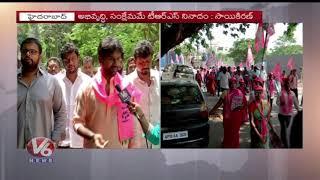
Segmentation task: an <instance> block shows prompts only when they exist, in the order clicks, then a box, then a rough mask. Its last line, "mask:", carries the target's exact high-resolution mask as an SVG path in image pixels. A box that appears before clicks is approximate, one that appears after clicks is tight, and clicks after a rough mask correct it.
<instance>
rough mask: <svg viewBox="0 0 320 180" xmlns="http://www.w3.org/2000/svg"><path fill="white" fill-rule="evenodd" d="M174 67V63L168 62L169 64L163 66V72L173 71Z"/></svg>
mask: <svg viewBox="0 0 320 180" xmlns="http://www.w3.org/2000/svg"><path fill="white" fill-rule="evenodd" d="M174 68H175V65H174V64H169V65H167V66H166V67H165V68H164V70H163V72H171V71H174Z"/></svg>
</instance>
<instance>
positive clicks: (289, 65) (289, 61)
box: [287, 57, 295, 70]
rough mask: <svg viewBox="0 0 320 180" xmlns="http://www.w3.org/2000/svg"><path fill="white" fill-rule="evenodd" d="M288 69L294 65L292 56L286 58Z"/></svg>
mask: <svg viewBox="0 0 320 180" xmlns="http://www.w3.org/2000/svg"><path fill="white" fill-rule="evenodd" d="M287 67H288V69H290V70H292V69H294V67H295V64H294V61H293V57H290V58H289V60H288V64H287Z"/></svg>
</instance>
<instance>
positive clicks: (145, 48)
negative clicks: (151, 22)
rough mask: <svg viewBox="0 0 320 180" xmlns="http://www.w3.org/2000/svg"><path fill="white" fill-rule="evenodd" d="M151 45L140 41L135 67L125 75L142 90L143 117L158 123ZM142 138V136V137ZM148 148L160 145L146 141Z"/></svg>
mask: <svg viewBox="0 0 320 180" xmlns="http://www.w3.org/2000/svg"><path fill="white" fill-rule="evenodd" d="M152 55H153V47H152V45H151V43H150V42H149V41H141V42H139V43H138V44H137V46H136V48H135V51H134V61H135V64H136V69H135V71H133V72H132V73H130V74H128V75H127V76H126V77H125V80H127V81H129V82H131V83H132V84H134V85H135V87H136V88H138V89H139V90H140V91H141V92H142V96H141V100H140V106H141V108H142V111H143V113H144V115H145V117H146V118H147V119H148V120H149V121H150V123H151V124H152V125H156V124H158V123H160V101H161V100H160V73H159V71H157V70H154V69H151V64H152V63H151V62H152ZM142 138H143V137H142ZM147 146H148V148H160V145H157V146H156V145H152V144H151V143H150V142H148V143H147Z"/></svg>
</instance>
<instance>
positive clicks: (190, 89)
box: [161, 85, 203, 105]
mask: <svg viewBox="0 0 320 180" xmlns="http://www.w3.org/2000/svg"><path fill="white" fill-rule="evenodd" d="M202 100H203V99H202V95H201V92H200V90H199V87H198V86H190V85H184V86H183V85H166V86H161V104H163V105H183V104H200V103H201V102H202Z"/></svg>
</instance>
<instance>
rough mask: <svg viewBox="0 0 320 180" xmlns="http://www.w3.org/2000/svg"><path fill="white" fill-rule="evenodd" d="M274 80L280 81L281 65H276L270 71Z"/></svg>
mask: <svg viewBox="0 0 320 180" xmlns="http://www.w3.org/2000/svg"><path fill="white" fill-rule="evenodd" d="M272 72H273V74H274V76H275V78H276V79H278V80H281V65H280V63H277V64H276V65H275V66H274V68H273V70H272Z"/></svg>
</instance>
